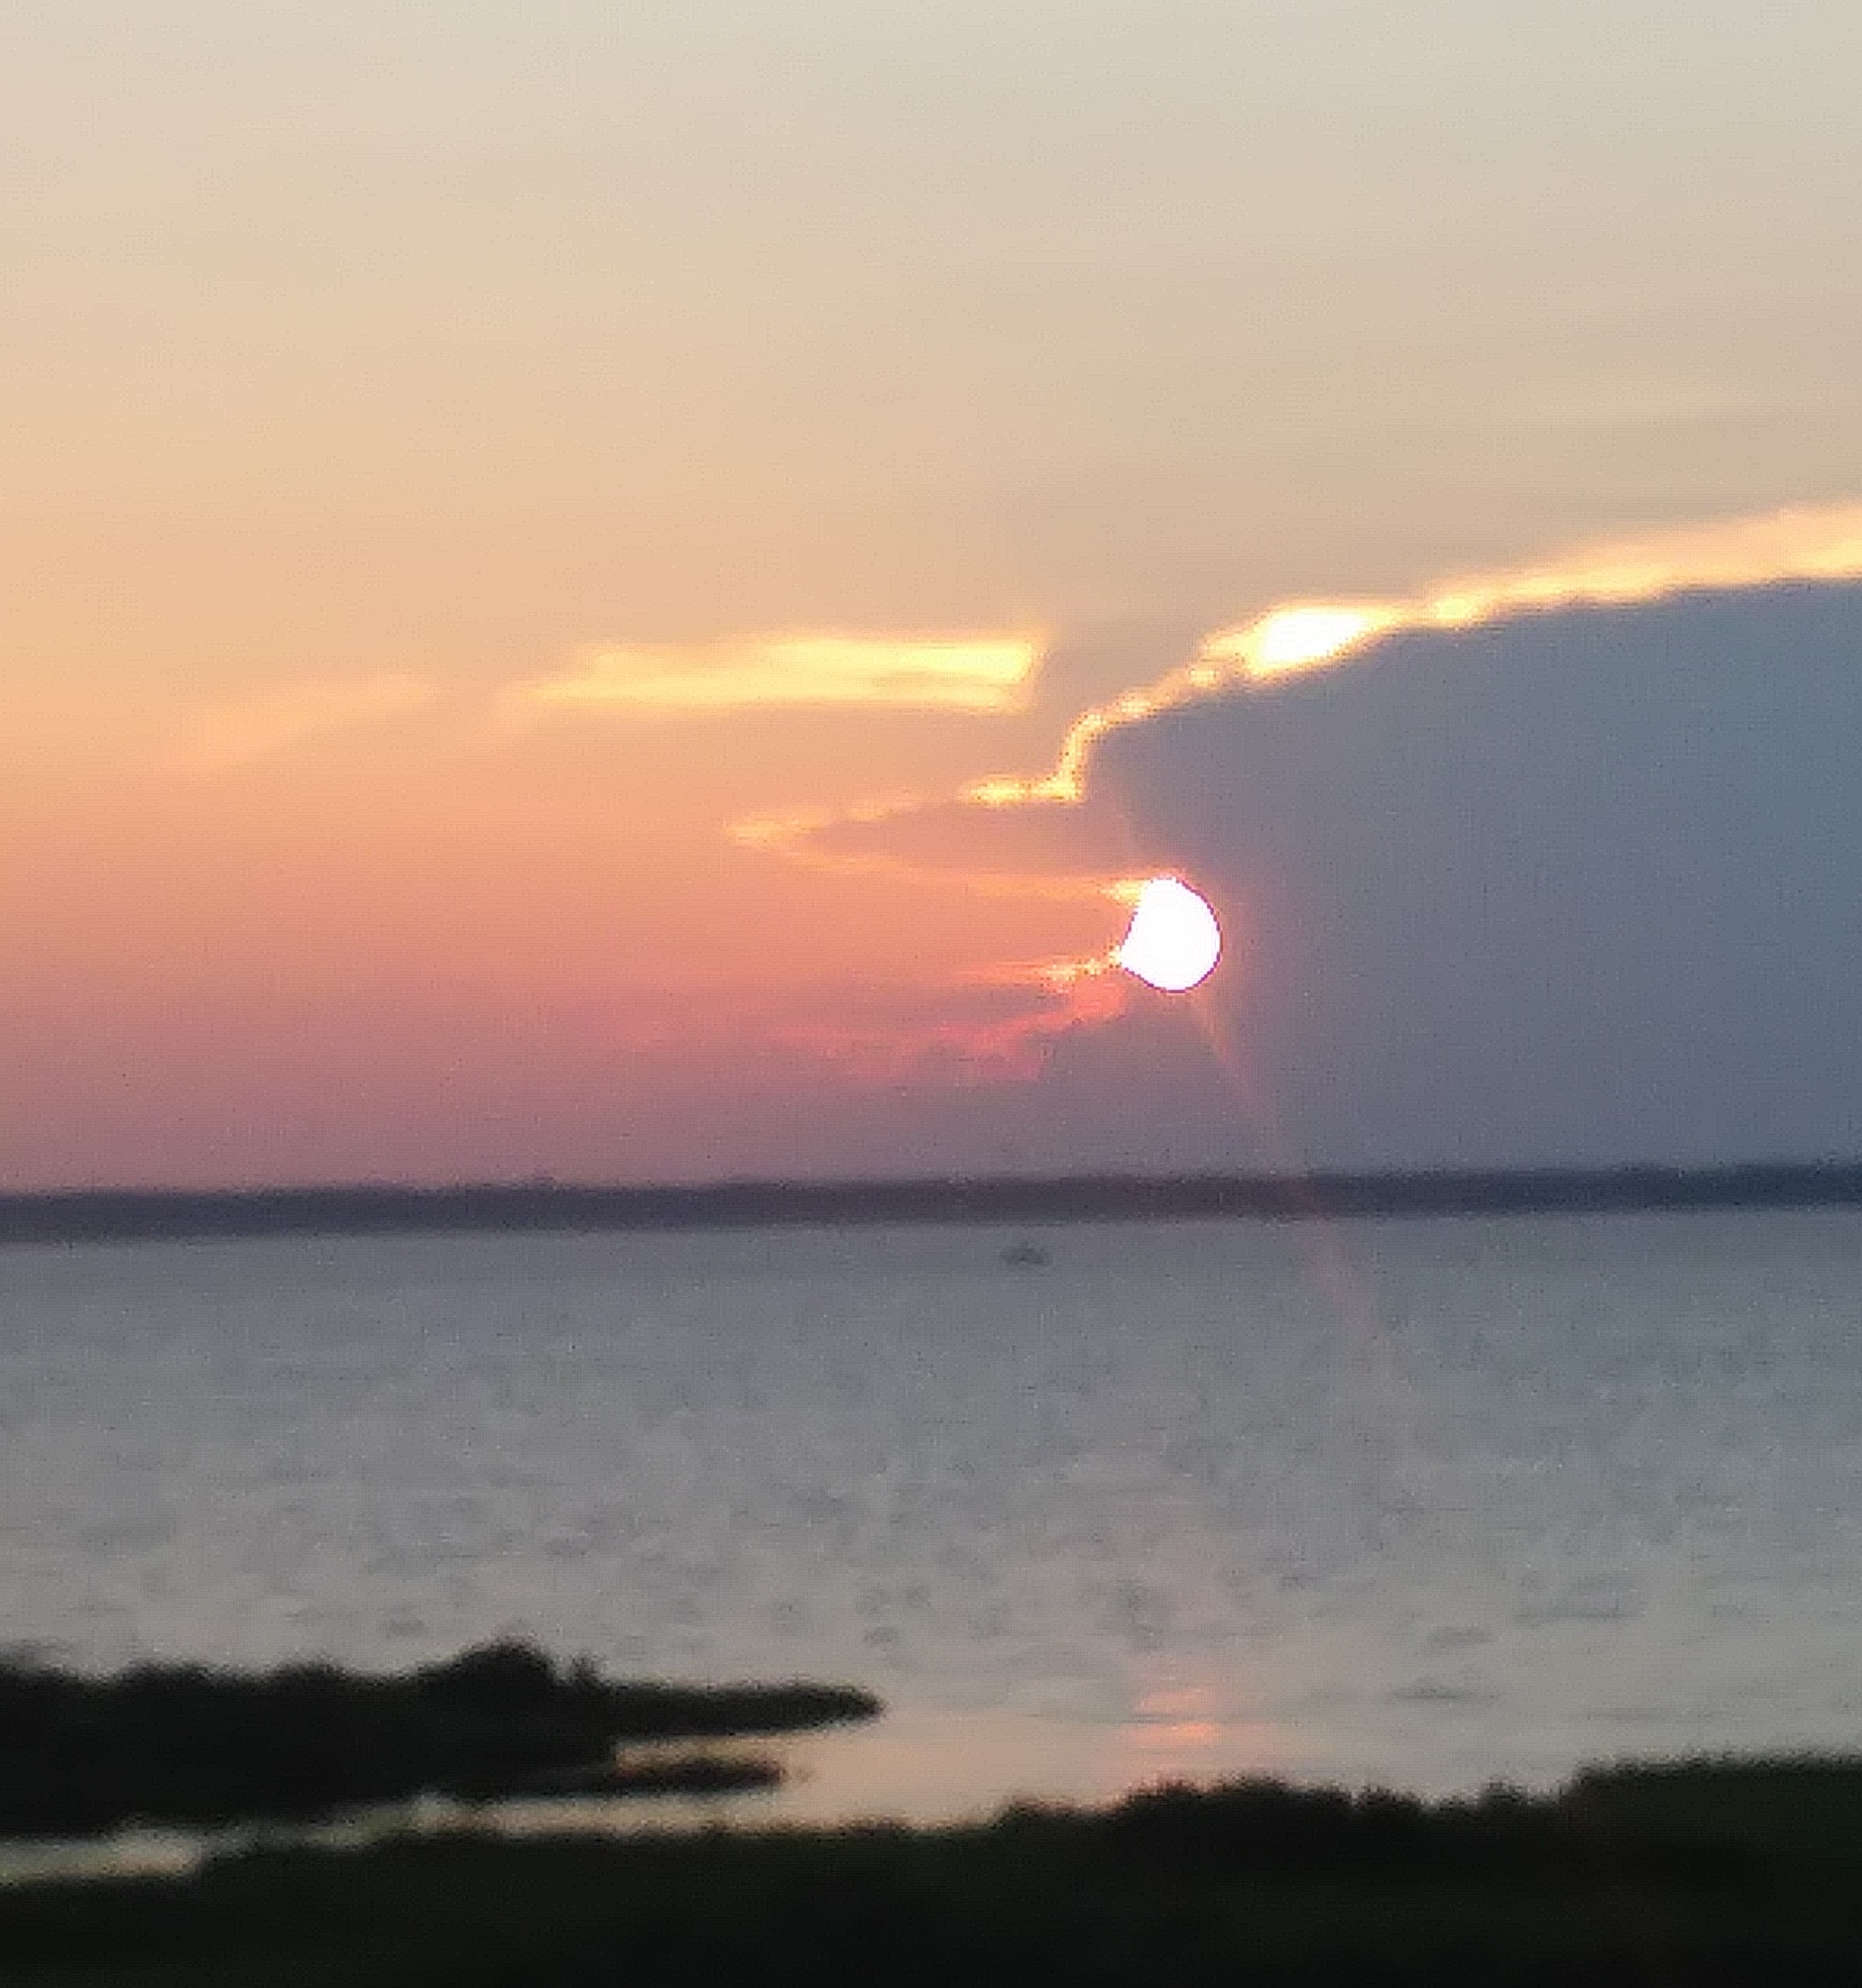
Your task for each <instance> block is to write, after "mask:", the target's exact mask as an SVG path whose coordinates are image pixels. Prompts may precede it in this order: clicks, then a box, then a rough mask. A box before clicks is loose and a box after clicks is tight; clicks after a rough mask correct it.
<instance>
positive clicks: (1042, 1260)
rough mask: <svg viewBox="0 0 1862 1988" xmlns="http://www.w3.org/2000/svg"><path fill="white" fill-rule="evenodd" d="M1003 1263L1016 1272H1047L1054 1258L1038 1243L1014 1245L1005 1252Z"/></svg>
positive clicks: (1011, 1244)
mask: <svg viewBox="0 0 1862 1988" xmlns="http://www.w3.org/2000/svg"><path fill="white" fill-rule="evenodd" d="M1002 1261H1003V1262H1004V1263H1006V1264H1008V1265H1009V1267H1010V1268H1011V1269H1014V1270H1045V1269H1046V1268H1047V1267H1048V1264H1050V1263H1052V1261H1053V1258H1052V1257H1050V1256H1049V1255H1048V1253H1047V1251H1046V1250H1044V1249H1043V1248H1042V1247H1041V1245H1040V1244H1039V1243H1010V1244H1009V1247H1008V1248H1007V1249H1006V1250H1003V1252H1002Z"/></svg>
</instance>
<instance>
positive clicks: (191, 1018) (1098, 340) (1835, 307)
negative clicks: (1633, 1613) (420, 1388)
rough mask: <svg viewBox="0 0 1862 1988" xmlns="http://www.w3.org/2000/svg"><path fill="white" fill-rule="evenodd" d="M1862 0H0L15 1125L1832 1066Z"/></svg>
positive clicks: (408, 1130)
mask: <svg viewBox="0 0 1862 1988" xmlns="http://www.w3.org/2000/svg"><path fill="white" fill-rule="evenodd" d="M1859 62H1862V17H1858V16H1857V11H1856V10H1855V9H1854V8H1853V6H1851V5H1847V4H1846V0H1828V4H1810V0H1781V4H1779V5H1775V6H1772V7H1770V8H1768V9H1764V10H1762V12H1761V10H1756V9H1752V8H1750V7H1748V6H1733V5H1717V4H1711V0H1692V4H1689V5H1685V6H1684V5H1679V4H1662V5H1652V4H1635V0H1629V4H1624V0H1617V4H1614V5H1611V6H1608V7H1605V6H1603V5H1593V4H1589V0H1561V4H1558V5H1540V4H1537V0H1521V4H1515V5H1509V6H1508V7H1506V8H1504V9H1494V8H1487V7H1480V8H1477V7H1476V6H1474V5H1471V4H1464V3H1463V0H1454V4H1448V3H1447V0H1443V3H1441V4H1429V5H1424V4H1405V0H1380V3H1379V4H1369V0H1356V3H1355V4H1336V5H1329V4H1325V0H1301V4H1299V5H1291V4H1288V5H1242V4H1237V0H1228V3H1227V4H1221V5H1218V4H1214V3H1213V0H1146V4H1145V5H1137V4H1130V5H1127V4H1122V3H1121V4H1113V3H1112V0H1068V4H1066V5H1059V4H1046V0H1040V3H1038V4H1036V3H1034V0H1031V3H1030V4H1016V0H1006V3H1005V0H996V3H995V4H993V5H988V6H984V5H980V4H979V5H970V4H968V3H967V0H938V4H935V5H933V4H903V0H896V3H894V4H888V0H859V3H858V4H855V3H854V0H781V4H777V0H682V4H680V5H676V6H675V5H655V4H650V0H636V3H635V4H630V5H627V6H625V7H617V6H614V5H612V4H610V3H604V4H596V0H525V4H523V5H516V4H505V3H504V0H451V4H415V0H409V4H406V5H397V6H395V7H393V8H382V7H379V6H377V5H367V6H365V5H361V4H351V0H321V3H320V4H319V5H314V6H313V5H308V4H300V0H269V4H267V5H264V6H259V7H255V6H253V5H250V4H249V0H241V4H233V0H212V3H211V4H210V0H134V4H129V3H128V0H61V4H60V5H59V6H57V7H55V8H52V7H34V8H27V7H15V8H4V9H0V298H4V299H5V303H4V304H3V305H0V437H3V438H4V446H0V699H3V702H0V713H3V714H4V719H5V723H4V725H3V726H0V934H4V940H3V941H0V1186H5V1187H9V1188H37V1187H49V1186H74V1185H84V1184H94V1183H101V1182H121V1183H151V1184H152V1183H168V1184H175V1185H223V1184H224V1185H235V1184H243V1183H248V1182H269V1181H278V1182H290V1181H312V1180H330V1179H357V1178H397V1179H418V1180H450V1179H511V1178H529V1177H533V1176H536V1175H543V1174H548V1175H554V1176H557V1177H559V1178H563V1179H597V1180H609V1179H612V1180H646V1179H709V1178H717V1177H720V1176H728V1175H746V1174H756V1175H773V1174H774V1175H808V1176H817V1177H818V1176H835V1175H867V1174H873V1173H881V1174H888V1175H892V1174H913V1173H921V1172H948V1171H991V1172H993V1171H1001V1170H1013V1171H1020V1170H1030V1169H1032V1170H1040V1171H1050V1170H1066V1169H1071V1168H1093V1167H1121V1168H1123V1167H1134V1168H1153V1167H1202V1166H1248V1167H1252V1166H1257V1165H1424V1164H1428V1165H1434V1164H1444V1163H1447V1164H1452V1163H1457V1162H1468V1163H1479V1164H1488V1163H1494V1164H1512V1163H1515V1162H1517V1163H1545V1162H1552V1161H1562V1160H1585V1161H1590V1160H1604V1161H1608V1160H1615V1159H1654V1160H1661V1159H1671V1158H1679V1159H1690V1160H1691V1159H1711V1158H1730V1159H1741V1158H1772V1157H1792V1158H1796V1157H1817V1156H1819V1155H1822V1154H1854V1153H1857V1152H1858V1151H1862V1130H1859V1127H1858V1118H1859V1116H1862V1078H1859V1077H1858V1075H1857V1068H1856V1059H1855V1058H1854V1057H1853V1048H1852V1045H1853V1040H1854V1039H1855V1033H1856V1031H1855V1029H1854V1026H1853V1022H1854V1021H1855V1019H1857V1018H1856V1014H1855V1009H1856V1003H1855V1001H1854V1000H1853V998H1852V997H1851V996H1850V993H1849V989H1850V987H1851V986H1852V985H1853V984H1854V980H1855V976H1854V975H1853V971H1852V964H1853V959H1854V951H1855V913H1854V912H1853V909H1852V906H1851V904H1850V886H1849V881H1848V880H1849V879H1850V878H1851V877H1854V876H1856V875H1857V874H1862V825H1858V823H1857V820H1855V819H1854V817H1855V816H1857V813H1858V812H1862V811H1857V810H1856V809H1853V808H1851V807H1849V806H1846V805H1845V802H1846V795H1848V793H1850V792H1851V791H1857V779H1856V775H1857V774H1862V764H1857V759H1858V758H1862V747H1857V746H1855V745H1853V741H1856V740H1857V738H1862V729H1859V728H1858V724H1857V721H1858V720H1862V690H1857V689H1852V688H1851V677H1852V676H1853V677H1854V678H1855V680H1856V681H1857V683H1858V684H1862V669H1859V668H1858V667H1857V666H1862V590H1859V589H1862V472H1858V471H1857V464H1859V463H1862V373H1858V372H1857V368H1856V366H1855V364H1854V355H1855V354H1856V353H1857V351H1859V350H1862V176H1858V175H1857V173H1856V172H1855V170H1854V158H1855V133H1856V123H1855V112H1854V95H1853V78H1854V76H1855V75H1856V73H1857V68H1858V63H1859ZM1288 610H1292V611H1291V612H1289V611H1288ZM1312 610H1325V612H1323V613H1314V612H1312ZM1295 665H1299V666H1306V667H1294V666H1295ZM1159 873H1170V874H1175V875H1180V876H1181V877H1184V878H1185V879H1186V880H1188V881H1190V882H1191V883H1193V884H1195V885H1196V886H1197V887H1198V888H1201V889H1202V890H1204V891H1205V893H1206V894H1208V895H1209V897H1210V898H1211V900H1212V902H1214V903H1215V904H1216V907H1217V909H1218V912H1219V914H1220V916H1222V919H1223V925H1224V928H1225V933H1226V937H1227V941H1228V943H1227V946H1226V951H1225V955H1224V959H1223V965H1222V966H1221V967H1220V969H1219V970H1218V973H1217V974H1216V976H1215V977H1214V978H1213V979H1212V980H1211V981H1210V982H1209V983H1205V987H1203V988H1201V989H1198V990H1196V991H1195V992H1194V994H1189V995H1186V996H1183V997H1180V998H1168V997H1164V996H1161V995H1152V994H1150V993H1149V992H1148V990H1144V989H1141V988H1140V987H1137V985H1136V984H1135V983H1133V982H1132V981H1130V980H1129V978H1128V977H1127V976H1124V975H1123V974H1121V973H1119V972H1117V970H1116V968H1113V966H1111V965H1110V964H1109V962H1110V955H1111V953H1112V951H1113V949H1114V948H1116V945H1117V944H1118V942H1119V940H1120V937H1121V936H1122V934H1123V928H1124V923H1125V920H1126V919H1127V916H1128V913H1129V907H1130V894H1131V891H1132V889H1133V888H1134V886H1135V884H1136V883H1137V881H1138V880H1141V879H1142V878H1144V877H1147V876H1150V875H1153V874H1159Z"/></svg>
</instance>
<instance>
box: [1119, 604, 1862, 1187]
mask: <svg viewBox="0 0 1862 1988" xmlns="http://www.w3.org/2000/svg"><path fill="white" fill-rule="evenodd" d="M1102 753H1103V756H1102V760H1101V762H1100V763H1099V766H1098V771H1097V774H1096V775H1095V779H1096V781H1102V782H1104V783H1105V784H1106V785H1107V786H1109V788H1111V789H1112V790H1113V791H1114V792H1115V793H1116V794H1117V795H1118V796H1119V797H1120V798H1121V800H1122V801H1123V803H1124V805H1125V806H1127V808H1128V809H1130V813H1131V816H1132V818H1133V819H1134V822H1135V823H1137V825H1138V827H1139V830H1140V833H1141V835H1142V837H1143V838H1144V839H1145V841H1147V842H1148V843H1149V844H1150V845H1152V848H1154V849H1155V852H1156V853H1157V854H1158V855H1159V856H1160V857H1162V858H1164V859H1168V860H1171V861H1174V862H1177V863H1179V864H1180V866H1182V867H1183V868H1184V870H1185V871H1186V872H1187V873H1189V874H1191V875H1192V876H1193V877H1195V878H1196V879H1197V880H1198V882H1199V883H1200V884H1203V885H1205V886H1206V887H1208V888H1209V891H1210V892H1211V894H1212V895H1214V896H1215V897H1216V898H1217V899H1218V901H1219V904H1220V905H1221V908H1222V909H1223V912H1224V913H1225V915H1226V923H1227V924H1228V926H1230V930H1231V935H1232V937H1233V941H1234V955H1235V956H1234V963H1233V965H1232V966H1231V967H1230V969H1228V971H1227V973H1226V976H1225V977H1224V980H1223V983H1222V985H1221V988H1220V991H1219V994H1218V995H1217V996H1216V997H1215V998H1216V999H1218V1000H1219V1001H1220V1003H1221V1004H1222V1007H1221V1012H1220V1021H1221V1024H1222V1029H1223V1033H1224V1035H1225V1037H1226V1040H1229V1041H1230V1043H1231V1044H1232V1057H1231V1062H1234V1063H1235V1064H1236V1065H1237V1066H1239V1067H1240V1068H1241V1069H1242V1070H1243V1071H1244V1073H1245V1079H1246V1081H1245V1086H1244V1087H1245V1088H1246V1089H1247V1090H1248V1094H1249V1095H1250V1096H1251V1097H1255V1098H1257V1099H1259V1101H1262V1108H1263V1110H1264V1112H1265V1115H1266V1118H1271V1119H1272V1120H1273V1121H1275V1122H1277V1126H1278V1132H1277V1133H1276V1134H1274V1135H1273V1136H1269V1138H1267V1139H1266V1141H1265V1142H1264V1145H1263V1148H1262V1150H1259V1151H1257V1152H1242V1151H1238V1152H1237V1155H1236V1157H1237V1158H1256V1157H1260V1158H1267V1157H1272V1156H1273V1153H1274V1152H1275V1151H1278V1152H1279V1153H1280V1154H1281V1155H1282V1156H1283V1157H1284V1156H1296V1157H1298V1158H1301V1159H1303V1160H1305V1161H1308V1162H1310V1163H1312V1164H1316V1165H1432V1164H1463V1163H1468V1164H1511V1163H1522V1164H1531V1163H1540V1162H1555V1161H1573V1162H1587V1161H1622V1160H1636V1159H1649V1160H1675V1161H1709V1160H1715V1159H1745V1158H1768V1157H1772V1156H1780V1157H1785V1156H1789V1157H1806V1158H1808V1157H1814V1156H1818V1155H1824V1154H1846V1155H1847V1154H1856V1153H1858V1152H1862V586H1858V585H1854V584H1841V585H1790V586H1782V587H1775V588H1767V589H1749V590H1744V591H1740V592H1722V593H1707V594H1698V595H1688V596H1680V597H1678V598H1675V599H1669V600H1667V601H1664V602H1661V603H1655V604H1652V605H1647V606H1636V607H1629V608H1587V609H1579V610H1562V611H1559V612H1555V613H1545V614H1542V615H1538V616H1533V617H1527V618H1525V619H1522V620H1516V621H1509V622H1504V623H1499V624H1494V625H1491V626H1488V627H1485V628H1476V629H1472V630H1470V631H1466V632H1464V633H1459V634H1452V635H1451V634H1440V633H1433V632H1430V633H1422V634H1407V635H1401V636H1397V637H1394V638H1390V639H1389V640H1387V641H1386V642H1383V643H1382V644H1381V645H1379V647H1378V648H1377V649H1376V650H1375V651H1374V652H1373V653H1372V654H1370V655H1369V656H1368V657H1366V658H1365V659H1364V660H1361V661H1359V662H1358V663H1355V664H1353V665H1351V666H1349V667H1343V668H1340V669H1337V670H1330V671H1326V672H1323V673H1321V674H1315V675H1312V676H1306V677H1289V678H1287V679H1286V680H1284V681H1281V682H1279V683H1277V684H1276V685H1273V686H1272V687H1270V688H1265V689H1262V690H1257V691H1256V692H1254V693H1252V694H1251V695H1248V696H1246V697H1244V698H1241V699H1234V700H1231V701H1229V702H1224V703H1223V704H1220V705H1218V706H1213V707H1212V706H1206V705H1205V706H1201V707H1198V708H1195V709H1184V710H1182V711H1179V712H1177V713H1173V714H1170V715H1168V716H1166V717H1162V718H1160V719H1159V720H1155V722H1153V723H1151V724H1146V725H1144V726H1141V727H1134V728H1133V729H1131V730H1130V731H1126V732H1123V733H1121V734H1118V735H1117V736H1116V737H1115V738H1110V739H1108V740H1107V741H1105V745H1104V746H1103V748H1102ZM1239 1095H1240V1092H1239V1091H1238V1092H1237V1097H1238V1096H1239ZM1246 1118H1247V1114H1246V1113H1245V1112H1242V1113H1241V1114H1240V1115H1238V1116H1237V1120H1236V1123H1237V1128H1238V1129H1237V1134H1236V1136H1237V1139H1240V1138H1241V1136H1242V1133H1241V1129H1239V1128H1241V1127H1242V1126H1243V1125H1244V1120H1246ZM1259 1123H1260V1121H1257V1122H1255V1124H1256V1129H1259ZM1212 1129H1213V1128H1212V1126H1210V1127H1208V1128H1205V1133H1210V1134H1212Z"/></svg>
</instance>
